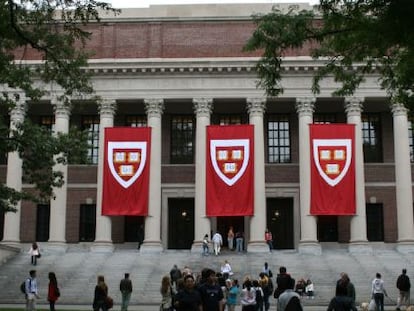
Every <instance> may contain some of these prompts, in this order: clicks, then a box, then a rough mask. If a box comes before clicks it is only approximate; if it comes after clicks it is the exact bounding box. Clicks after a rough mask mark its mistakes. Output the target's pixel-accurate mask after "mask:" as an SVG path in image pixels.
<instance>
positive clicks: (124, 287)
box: [119, 273, 132, 311]
mask: <svg viewBox="0 0 414 311" xmlns="http://www.w3.org/2000/svg"><path fill="white" fill-rule="evenodd" d="M119 290H120V291H121V295H122V303H121V311H127V310H128V305H129V301H130V299H131V293H132V282H131V280H130V278H129V273H125V275H124V278H123V279H122V280H121V282H120V283H119Z"/></svg>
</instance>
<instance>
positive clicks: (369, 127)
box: [362, 114, 382, 163]
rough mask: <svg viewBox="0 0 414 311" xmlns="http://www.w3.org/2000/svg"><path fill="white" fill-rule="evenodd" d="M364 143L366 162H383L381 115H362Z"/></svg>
mask: <svg viewBox="0 0 414 311" xmlns="http://www.w3.org/2000/svg"><path fill="white" fill-rule="evenodd" d="M362 141H363V148H364V160H365V162H371V163H372V162H382V145H381V142H382V139H381V122H380V116H379V114H363V115H362Z"/></svg>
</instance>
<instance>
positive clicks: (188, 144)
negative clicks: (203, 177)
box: [171, 115, 194, 164]
mask: <svg viewBox="0 0 414 311" xmlns="http://www.w3.org/2000/svg"><path fill="white" fill-rule="evenodd" d="M193 145H194V120H193V116H192V115H189V116H185V115H181V116H179V115H175V116H172V118H171V163H172V164H186V163H193V158H194V148H193Z"/></svg>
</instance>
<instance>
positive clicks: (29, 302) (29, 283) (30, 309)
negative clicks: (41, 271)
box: [24, 270, 39, 311]
mask: <svg viewBox="0 0 414 311" xmlns="http://www.w3.org/2000/svg"><path fill="white" fill-rule="evenodd" d="M29 275H30V277H29V278H28V279H27V280H26V281H25V282H24V284H25V295H26V311H34V310H36V299H39V295H38V287H37V279H36V270H30V272H29Z"/></svg>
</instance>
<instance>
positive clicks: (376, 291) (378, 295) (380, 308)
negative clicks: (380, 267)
mask: <svg viewBox="0 0 414 311" xmlns="http://www.w3.org/2000/svg"><path fill="white" fill-rule="evenodd" d="M371 293H372V296H373V297H374V300H375V305H376V309H375V310H376V311H384V295H385V296H388V294H387V291H386V290H385V287H384V281H383V280H382V279H381V273H378V272H377V274H376V275H375V279H374V280H373V281H372V287H371Z"/></svg>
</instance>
